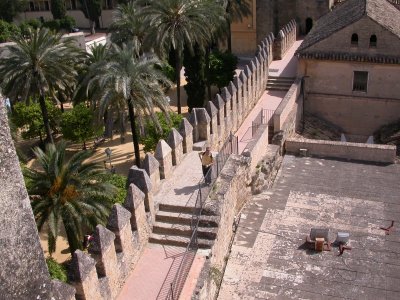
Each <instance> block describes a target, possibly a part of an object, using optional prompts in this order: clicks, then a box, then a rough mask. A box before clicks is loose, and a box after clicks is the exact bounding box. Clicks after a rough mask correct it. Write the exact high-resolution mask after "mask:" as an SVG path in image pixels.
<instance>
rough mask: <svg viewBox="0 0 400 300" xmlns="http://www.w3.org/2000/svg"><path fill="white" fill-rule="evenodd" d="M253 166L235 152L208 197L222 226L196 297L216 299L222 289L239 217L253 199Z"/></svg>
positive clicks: (209, 210) (208, 206)
mask: <svg viewBox="0 0 400 300" xmlns="http://www.w3.org/2000/svg"><path fill="white" fill-rule="evenodd" d="M249 168H250V164H249V161H248V159H246V158H244V157H242V156H238V155H232V156H231V157H230V158H229V159H228V161H227V162H226V164H225V166H224V168H223V170H222V171H221V174H220V177H219V178H218V179H217V180H216V182H215V185H214V187H215V188H213V192H212V193H211V194H210V196H209V198H208V199H207V201H206V204H205V211H206V212H207V214H213V215H217V216H218V217H219V226H218V232H217V238H216V240H215V242H214V245H213V247H212V248H211V253H210V258H209V259H208V260H207V261H206V264H205V265H204V267H203V269H202V271H201V274H200V278H199V280H198V282H197V286H196V290H195V292H194V294H193V296H192V299H207V300H208V299H209V300H211V299H214V298H215V295H216V292H217V290H218V289H219V286H220V284H221V281H222V277H223V271H224V268H225V264H226V262H227V258H228V256H229V249H230V247H231V241H232V238H233V234H234V226H233V225H234V222H235V217H236V216H237V214H238V212H239V211H240V209H241V208H242V207H243V205H244V203H245V202H246V201H247V200H248V199H250V191H249V188H248V185H249V183H250V180H251V179H250V172H249ZM214 189H216V190H215V191H214Z"/></svg>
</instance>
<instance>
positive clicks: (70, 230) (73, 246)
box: [63, 220, 83, 254]
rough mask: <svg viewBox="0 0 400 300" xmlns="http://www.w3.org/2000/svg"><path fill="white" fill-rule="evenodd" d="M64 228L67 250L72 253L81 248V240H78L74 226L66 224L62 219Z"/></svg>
mask: <svg viewBox="0 0 400 300" xmlns="http://www.w3.org/2000/svg"><path fill="white" fill-rule="evenodd" d="M63 224H64V228H65V233H66V235H67V241H68V245H69V251H70V253H71V254H73V253H74V252H75V251H76V250H78V249H80V250H82V249H83V241H80V240H79V239H78V238H77V234H76V232H75V231H76V228H74V227H73V226H71V225H67V223H66V222H65V221H64V220H63Z"/></svg>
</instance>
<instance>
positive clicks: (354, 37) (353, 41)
mask: <svg viewBox="0 0 400 300" xmlns="http://www.w3.org/2000/svg"><path fill="white" fill-rule="evenodd" d="M351 45H352V46H358V34H357V33H353V34H352V36H351Z"/></svg>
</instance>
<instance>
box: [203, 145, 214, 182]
mask: <svg viewBox="0 0 400 300" xmlns="http://www.w3.org/2000/svg"><path fill="white" fill-rule="evenodd" d="M199 157H200V160H201V168H202V169H203V176H204V179H205V182H206V184H210V183H211V167H212V165H213V163H214V158H213V156H212V153H211V151H210V147H206V151H204V152H199Z"/></svg>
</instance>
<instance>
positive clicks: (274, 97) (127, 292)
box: [118, 41, 301, 300]
mask: <svg viewBox="0 0 400 300" xmlns="http://www.w3.org/2000/svg"><path fill="white" fill-rule="evenodd" d="M300 43H301V41H298V42H296V43H295V45H294V46H293V47H292V49H290V51H289V52H288V54H287V55H286V56H285V57H284V59H283V60H281V61H277V62H273V63H272V64H271V66H270V69H272V71H274V72H276V73H277V74H278V75H282V76H287V77H294V76H295V75H296V73H295V70H296V66H297V59H292V57H293V53H294V51H295V50H296V49H297V47H298V46H299V45H300ZM276 70H278V71H276ZM270 74H271V73H270ZM278 75H277V76H278ZM285 94H286V93H285V92H279V91H278V92H277V91H271V92H265V93H264V94H263V96H262V97H261V99H260V101H259V102H258V103H257V105H256V106H255V107H254V108H253V110H252V111H251V112H250V114H249V115H248V117H247V118H246V120H245V122H244V123H243V124H242V126H241V127H240V129H239V130H238V132H237V133H236V134H237V135H238V136H239V140H240V138H241V137H242V136H243V134H244V133H245V131H246V130H247V128H248V127H249V124H251V122H252V120H253V119H254V117H255V116H256V115H257V114H258V113H259V111H260V110H261V108H265V109H276V107H277V106H278V105H279V103H280V102H281V100H282V99H283V97H284V95H285ZM201 179H202V170H201V162H200V159H199V157H198V152H197V151H193V152H191V153H189V154H188V155H186V156H185V157H184V159H183V161H182V162H181V163H180V164H179V165H178V166H177V167H176V168H175V169H174V171H173V174H172V176H171V178H169V179H168V180H163V181H162V184H161V187H160V190H159V192H158V193H157V194H155V195H154V202H155V204H156V205H157V204H160V203H163V204H170V205H176V206H194V204H195V201H196V197H197V192H198V183H199V181H200V180H201ZM184 252H185V248H180V247H170V246H161V245H155V244H149V245H148V246H147V247H146V249H145V250H144V253H143V255H142V256H141V257H140V259H139V261H138V263H137V265H136V267H135V269H134V270H133V272H132V273H131V274H130V276H129V277H128V279H127V281H126V283H125V285H124V287H123V289H122V291H121V293H120V295H119V297H118V300H130V299H135V300H142V299H143V300H152V299H165V296H166V295H167V293H168V288H169V285H170V282H171V281H172V280H173V278H174V276H175V273H176V269H177V268H178V266H179V263H180V261H181V258H182V254H183V253H184ZM204 260H205V259H204V255H203V254H202V251H198V252H197V254H196V257H195V259H194V263H193V265H192V267H191V269H190V271H189V275H188V279H187V282H186V285H185V287H184V290H183V291H182V295H181V299H190V296H191V293H192V291H193V289H194V287H195V284H196V281H197V278H198V276H199V274H200V271H201V268H202V266H203V264H204Z"/></svg>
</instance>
